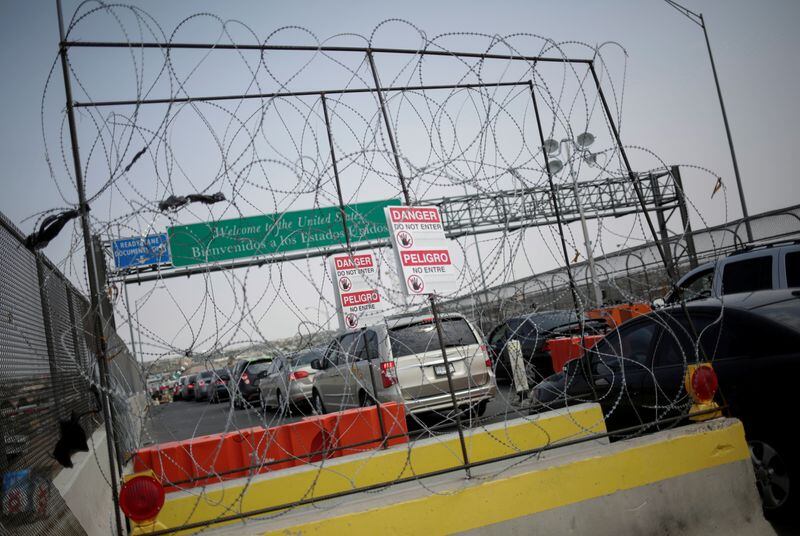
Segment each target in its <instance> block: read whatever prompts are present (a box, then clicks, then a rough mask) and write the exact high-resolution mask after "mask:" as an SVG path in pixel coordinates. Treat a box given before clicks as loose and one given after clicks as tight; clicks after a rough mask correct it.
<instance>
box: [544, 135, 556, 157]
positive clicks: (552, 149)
mask: <svg viewBox="0 0 800 536" xmlns="http://www.w3.org/2000/svg"><path fill="white" fill-rule="evenodd" d="M558 145H559V144H558V142H557V141H556V140H554V139H553V138H550V139H547V140H544V146H543V148H544V150H545V151H546V152H547V154H556V153H557V152H558Z"/></svg>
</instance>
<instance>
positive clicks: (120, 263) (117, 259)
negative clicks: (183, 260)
mask: <svg viewBox="0 0 800 536" xmlns="http://www.w3.org/2000/svg"><path fill="white" fill-rule="evenodd" d="M111 249H112V250H113V252H114V266H116V268H117V270H124V269H125V268H134V267H139V266H150V265H152V264H164V263H167V262H170V258H169V248H168V247H167V234H166V233H162V234H157V235H149V236H134V237H131V238H121V239H119V240H114V242H112V244H111Z"/></svg>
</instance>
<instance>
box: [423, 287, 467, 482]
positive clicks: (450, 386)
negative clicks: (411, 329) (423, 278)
mask: <svg viewBox="0 0 800 536" xmlns="http://www.w3.org/2000/svg"><path fill="white" fill-rule="evenodd" d="M428 297H429V298H430V302H431V313H432V314H433V321H434V322H435V323H436V335H437V336H438V337H439V347H440V348H441V350H442V360H443V361H444V372H445V374H446V375H447V388H448V389H449V390H450V400H452V402H453V411H454V412H455V414H456V427H457V428H458V440H459V442H460V443H461V456H462V458H463V460H464V472H466V473H467V478H472V474H471V472H470V469H469V455H468V454H467V444H466V443H465V441H464V427H463V424H462V423H461V411H460V410H459V409H458V401H457V400H456V392H455V389H454V388H453V374H452V372H450V360H449V359H448V358H447V348H445V346H444V333H443V332H442V321H441V319H440V318H439V311H438V309H437V308H436V298H435V297H434V295H433V294H430V295H429V296H428Z"/></svg>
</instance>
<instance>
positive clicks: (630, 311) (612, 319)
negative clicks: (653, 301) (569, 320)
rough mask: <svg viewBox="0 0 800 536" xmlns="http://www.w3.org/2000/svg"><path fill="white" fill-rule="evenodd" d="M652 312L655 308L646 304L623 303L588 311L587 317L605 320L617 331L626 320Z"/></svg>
mask: <svg viewBox="0 0 800 536" xmlns="http://www.w3.org/2000/svg"><path fill="white" fill-rule="evenodd" d="M652 310H653V308H652V307H651V306H650V305H649V304H646V303H623V304H621V305H609V306H608V307H600V308H598V309H592V310H590V311H586V316H588V317H589V318H599V319H603V320H605V321H606V323H607V324H608V326H609V327H610V328H611V329H617V327H618V326H619V325H620V324H622V323H623V322H625V321H626V320H630V319H631V318H635V317H637V316H639V315H644V314H647V313H649V312H651V311H652Z"/></svg>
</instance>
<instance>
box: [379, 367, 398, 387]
mask: <svg viewBox="0 0 800 536" xmlns="http://www.w3.org/2000/svg"><path fill="white" fill-rule="evenodd" d="M381 380H382V381H383V386H384V387H391V386H392V385H394V384H396V383H397V369H395V366H394V361H382V362H381Z"/></svg>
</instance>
